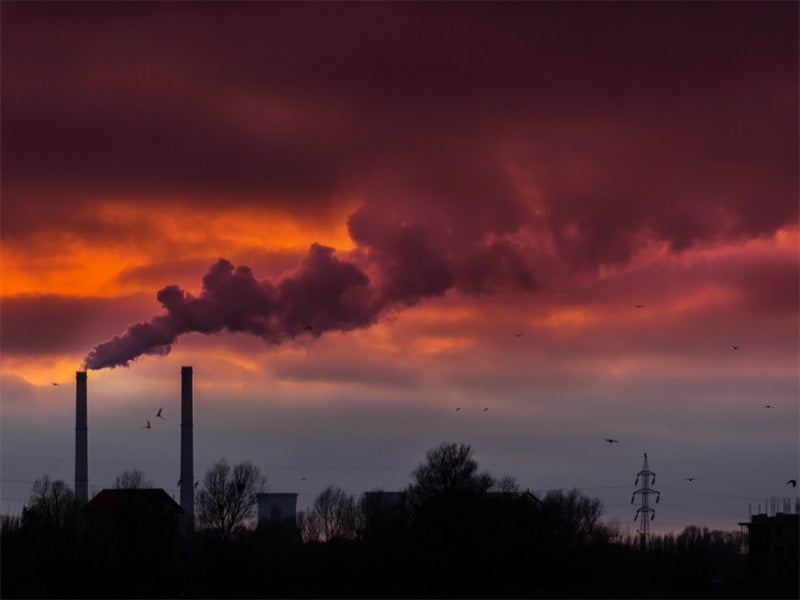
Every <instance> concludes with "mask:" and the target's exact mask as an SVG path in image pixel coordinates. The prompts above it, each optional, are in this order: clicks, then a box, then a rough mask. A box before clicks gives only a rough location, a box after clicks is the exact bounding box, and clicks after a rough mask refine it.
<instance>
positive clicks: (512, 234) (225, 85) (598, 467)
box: [0, 2, 800, 532]
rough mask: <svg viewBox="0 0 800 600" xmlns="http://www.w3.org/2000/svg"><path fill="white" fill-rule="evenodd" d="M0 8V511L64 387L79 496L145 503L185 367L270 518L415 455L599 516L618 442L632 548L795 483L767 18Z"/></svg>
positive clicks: (791, 101) (674, 9) (780, 135)
mask: <svg viewBox="0 0 800 600" xmlns="http://www.w3.org/2000/svg"><path fill="white" fill-rule="evenodd" d="M1 16H2V64H1V66H2V71H1V74H2V215H1V216H2V221H1V224H2V237H1V238H0V249H1V250H2V263H1V268H2V271H1V276H2V280H1V281H2V290H1V298H2V305H1V308H2V330H1V331H2V339H1V342H2V346H0V350H1V351H2V405H1V406H2V425H1V427H0V433H1V434H2V437H0V450H1V453H0V459H1V462H0V466H1V468H2V469H1V472H0V474H1V478H2V485H1V487H0V491H1V495H2V512H3V513H8V512H12V513H14V512H17V513H18V512H19V510H20V508H21V506H22V504H23V503H24V501H25V499H26V498H27V497H28V495H29V493H30V489H31V485H32V483H33V481H34V480H35V479H36V478H38V477H40V476H41V475H43V474H48V475H49V476H50V477H51V478H61V479H64V480H66V481H68V482H69V483H70V484H71V483H72V482H73V481H74V451H73V448H74V436H75V433H74V427H75V416H74V411H75V406H74V402H75V386H74V381H75V372H76V371H77V370H81V369H83V368H85V367H87V368H88V369H89V376H88V377H89V485H90V492H91V491H97V490H99V489H102V488H103V487H109V486H111V485H112V484H113V481H114V478H115V476H116V475H118V474H119V473H120V472H122V470H123V469H130V468H134V467H136V468H139V469H141V470H143V471H144V473H145V474H146V475H147V477H148V478H149V479H152V480H153V481H154V483H155V484H156V485H157V486H159V487H163V488H165V489H167V491H168V492H170V493H172V494H176V495H177V480H178V475H179V420H180V418H179V405H180V367H181V366H182V365H191V366H193V367H194V398H195V406H194V423H195V429H194V431H195V433H194V441H195V475H196V476H197V477H198V478H201V477H202V475H203V474H204V473H205V470H206V469H207V468H208V467H209V466H210V465H211V464H212V463H213V462H215V461H216V460H217V459H219V458H221V457H226V458H227V459H228V460H229V461H231V462H239V461H242V460H251V461H252V462H253V463H255V464H256V465H257V466H259V467H260V468H261V470H262V472H263V473H264V474H265V475H266V476H267V478H268V480H269V483H270V486H271V490H272V491H275V492H298V493H299V494H300V496H299V501H298V504H299V508H303V507H304V506H305V505H307V504H308V503H310V502H311V501H312V500H313V499H314V497H315V495H316V494H317V493H318V492H319V491H320V490H321V489H322V488H323V487H324V486H325V485H326V484H328V483H335V484H338V485H340V486H342V487H343V488H344V489H345V490H347V491H348V492H350V493H353V494H360V493H362V492H364V491H368V490H371V489H377V488H381V489H385V490H397V489H401V488H403V487H404V486H406V485H407V484H408V483H409V481H410V478H409V475H410V472H411V471H412V470H413V468H414V467H415V466H416V465H417V464H418V463H419V462H420V461H421V460H422V459H423V457H424V453H425V451H426V450H428V449H430V448H431V447H433V446H435V445H437V444H438V443H440V442H442V441H455V442H465V443H469V444H471V445H472V447H473V449H474V451H475V455H476V458H477V459H478V461H479V462H480V464H481V466H482V467H484V468H485V469H488V470H489V471H491V472H492V473H493V474H495V475H498V476H500V475H503V474H511V475H514V476H516V478H517V480H518V482H519V484H520V485H521V486H522V488H529V489H531V490H535V491H545V490H549V489H555V488H564V489H569V488H573V487H576V488H578V489H581V490H583V491H584V492H585V493H587V494H589V495H591V496H595V497H598V498H600V499H601V500H602V501H603V503H604V505H605V507H606V515H607V518H608V519H614V518H618V519H620V521H621V524H622V528H623V532H624V531H626V528H628V527H630V530H631V531H635V528H636V525H635V524H634V523H632V522H631V521H632V519H633V516H634V513H635V509H636V506H631V505H630V504H629V502H630V497H631V493H632V492H633V490H634V489H636V488H635V487H634V485H633V483H634V477H635V475H636V472H637V471H639V470H640V468H641V464H642V455H643V453H645V452H647V453H648V457H649V460H650V467H651V469H652V470H653V471H655V472H656V474H657V480H656V484H655V486H654V487H655V488H656V489H658V490H660V491H661V493H662V497H661V502H660V503H659V504H658V505H656V509H657V510H656V516H655V520H654V521H653V524H652V525H653V527H654V528H655V529H658V530H680V529H682V528H683V527H684V526H685V525H689V524H700V525H708V526H710V527H716V528H723V529H737V522H738V521H742V520H746V519H747V515H748V505H752V509H753V510H754V511H755V510H756V509H757V507H758V505H759V504H761V505H762V508H763V505H764V502H765V500H764V499H765V498H773V497H774V498H781V499H782V498H795V497H796V496H797V491H798V490H795V489H792V488H789V487H787V486H786V481H787V480H788V479H789V478H795V479H796V478H797V476H798V460H799V459H798V453H799V451H800V443H799V439H798V438H799V437H800V433H798V431H800V429H799V425H800V422H799V420H798V413H799V406H798V397H799V396H800V383H799V381H800V379H799V375H800V373H799V367H798V361H799V360H800V351H799V348H798V343H799V338H798V331H799V330H798V327H799V323H798V302H799V301H800V299H799V297H798V296H799V292H798V287H799V286H798V269H799V268H800V265H799V262H800V258H799V257H800V233H799V227H798V4H797V3H795V2H782V3H768V2H758V3H752V4H751V3H743V2H736V3H732V2H730V3H729V2H718V3H711V4H701V3H672V2H669V3H644V4H632V3H613V4H600V3H588V4H577V3H508V4H497V3H493V4H481V3H465V4H460V3H442V4H433V3H419V4H418V3H414V4H406V3H398V4H372V3H353V4H336V3H333V4H330V3H325V4H312V3H303V4H278V3H244V4H238V3H222V4H218V3H207V2H204V3H172V4H161V3H151V2H147V3H144V2H143V3H136V4H125V3H117V2H114V3H88V4H80V3H71V2H65V3H55V4H50V3H44V2H37V3H27V2H26V3H10V2H3V4H2V15H1ZM638 305H642V306H641V307H637V306H638ZM734 346H737V347H738V349H735V348H734ZM84 365H85V367H84ZM54 384H58V385H54ZM765 405H770V406H771V408H765V407H764V406H765ZM159 407H163V414H164V416H165V417H166V420H165V421H162V420H160V419H156V418H155V414H156V411H157V410H158V409H159ZM456 408H460V410H458V411H457V410H456ZM485 408H488V409H489V410H488V411H486V410H484V409H485ZM147 419H149V420H150V421H151V423H152V426H153V427H152V429H150V430H146V429H143V428H142V426H143V425H144V424H145V422H146V420H147ZM603 438H614V439H617V440H619V444H613V445H610V444H608V443H606V442H604V441H603ZM686 477H696V478H697V479H696V480H695V481H693V482H691V483H689V482H687V481H685V480H684V478H686ZM301 478H306V480H305V481H302V480H301Z"/></svg>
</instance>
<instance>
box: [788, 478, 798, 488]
mask: <svg viewBox="0 0 800 600" xmlns="http://www.w3.org/2000/svg"><path fill="white" fill-rule="evenodd" d="M786 485H790V486H792V487H797V479H790V480H789V481H787V482H786Z"/></svg>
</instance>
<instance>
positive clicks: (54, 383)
mask: <svg viewBox="0 0 800 600" xmlns="http://www.w3.org/2000/svg"><path fill="white" fill-rule="evenodd" d="M52 385H61V384H60V383H56V382H55V381H54V382H53V384H52Z"/></svg>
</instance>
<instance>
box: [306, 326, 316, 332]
mask: <svg viewBox="0 0 800 600" xmlns="http://www.w3.org/2000/svg"><path fill="white" fill-rule="evenodd" d="M306 331H314V330H313V329H312V328H311V325H306Z"/></svg>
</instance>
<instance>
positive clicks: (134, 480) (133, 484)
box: [114, 469, 154, 490]
mask: <svg viewBox="0 0 800 600" xmlns="http://www.w3.org/2000/svg"><path fill="white" fill-rule="evenodd" d="M114 487H115V488H116V489H118V490H142V489H150V488H152V487H154V485H153V482H152V481H149V480H147V479H145V478H144V473H142V472H141V471H140V470H139V469H131V470H130V471H128V470H127V469H125V470H124V471H123V472H122V473H121V474H120V475H117V479H116V480H115V481H114Z"/></svg>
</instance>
